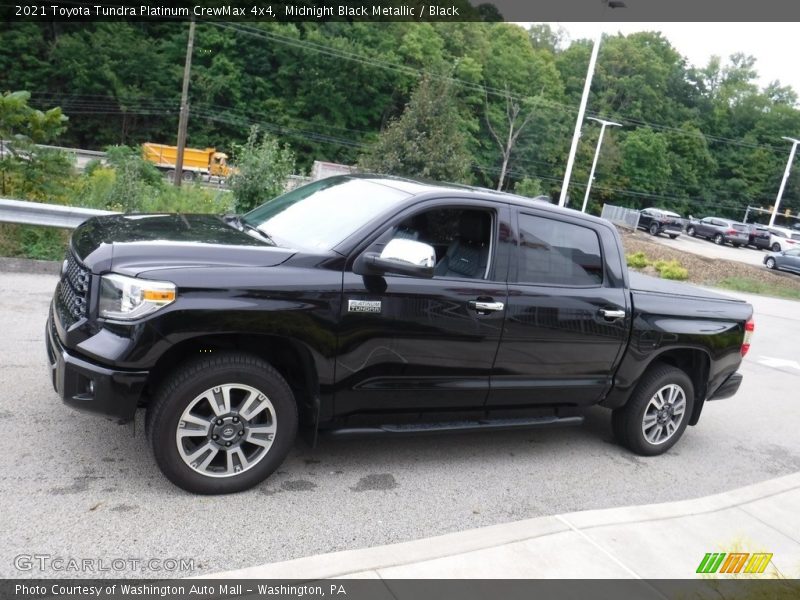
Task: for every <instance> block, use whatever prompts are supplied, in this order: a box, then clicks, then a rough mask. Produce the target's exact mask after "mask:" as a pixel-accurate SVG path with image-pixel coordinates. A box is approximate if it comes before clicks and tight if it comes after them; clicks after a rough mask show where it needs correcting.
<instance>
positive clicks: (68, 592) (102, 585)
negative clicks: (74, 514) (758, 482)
mask: <svg viewBox="0 0 800 600" xmlns="http://www.w3.org/2000/svg"><path fill="white" fill-rule="evenodd" d="M45 598H47V599H53V600H98V599H99V600H132V599H137V600H150V599H154V600H155V599H158V600H162V599H165V600H233V599H237V598H242V599H248V600H257V599H269V600H298V599H310V600H318V599H320V598H326V599H342V600H343V599H347V600H449V599H451V598H452V599H457V600H496V599H502V600H532V599H534V598H536V599H539V598H543V599H549V598H558V599H559V600H561V599H564V600H572V599H575V600H584V599H588V598H591V599H594V598H598V599H608V600H622V599H624V600H629V599H631V600H632V599H639V598H641V599H646V600H649V599H651V598H652V599H654V600H664V599H668V600H673V599H674V600H694V599H703V600H705V599H712V598H713V599H715V600H719V599H720V598H724V599H726V600H734V599H742V600H745V599H762V598H763V599H767V598H768V599H770V600H784V599H785V600H789V599H790V598H791V599H793V600H794V599H796V598H800V580H787V579H686V580H675V579H651V580H644V579H624V580H620V579H616V580H614V579H605V580H596V579H574V580H556V579H537V580H525V579H480V580H452V579H378V578H376V579H326V580H320V581H307V582H306V581H296V580H295V581H277V580H259V579H238V580H237V579H173V580H144V579H127V580H120V579H114V580H112V579H108V580H104V579H95V580H90V579H28V580H22V579H5V580H0V599H2V600H39V599H45Z"/></svg>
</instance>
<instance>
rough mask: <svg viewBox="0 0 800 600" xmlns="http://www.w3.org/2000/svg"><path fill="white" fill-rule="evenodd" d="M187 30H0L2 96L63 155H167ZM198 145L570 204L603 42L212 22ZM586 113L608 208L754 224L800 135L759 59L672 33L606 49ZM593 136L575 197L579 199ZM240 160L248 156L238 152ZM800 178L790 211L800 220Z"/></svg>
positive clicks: (197, 92) (197, 54)
mask: <svg viewBox="0 0 800 600" xmlns="http://www.w3.org/2000/svg"><path fill="white" fill-rule="evenodd" d="M186 36H187V25H186V24H185V23H166V22H158V23H156V22H152V23H117V22H113V23H102V22H98V23H89V24H87V23H80V24H69V23H58V24H38V23H8V22H6V23H2V24H0V42H1V43H0V73H2V77H1V78H0V91H2V92H13V91H21V90H25V91H28V92H30V94H31V96H30V101H29V102H30V105H31V106H33V107H35V108H37V109H40V110H42V111H47V110H50V109H53V108H55V107H59V108H60V109H61V113H63V115H66V116H67V117H68V119H69V120H68V122H66V128H65V129H64V131H63V132H61V133H60V135H59V136H58V138H57V140H56V142H52V141H51V142H50V143H57V144H58V145H62V146H72V147H79V148H85V149H103V148H105V147H107V146H110V145H128V146H136V145H138V144H140V143H142V142H145V141H154V142H162V143H174V139H175V134H176V131H177V118H178V110H179V103H180V87H181V86H180V83H181V77H182V71H183V61H184V56H185V50H186V39H187V38H186ZM194 48H195V51H194V62H193V68H192V78H191V87H190V105H191V109H190V110H191V113H190V119H189V128H188V144H189V145H191V146H196V147H204V146H215V147H217V148H223V149H233V148H236V147H242V146H243V145H246V143H247V140H248V137H249V135H250V132H251V127H252V126H253V125H258V126H259V129H260V131H262V132H267V133H268V134H270V135H271V136H273V137H274V138H277V140H278V141H279V143H280V144H281V146H284V145H285V146H287V147H288V148H289V149H290V150H291V152H292V153H293V155H294V157H295V158H296V164H297V166H298V168H300V169H308V168H309V166H310V165H311V163H312V162H313V161H314V160H325V161H333V162H340V163H347V164H360V165H361V166H362V167H364V168H369V169H376V170H381V171H390V172H394V173H398V174H403V175H412V176H425V177H432V178H443V179H449V180H455V181H461V182H464V183H473V184H478V185H482V186H487V187H492V188H498V187H499V188H500V189H506V190H514V189H518V190H520V191H524V192H525V193H539V192H541V193H546V194H551V195H553V196H555V195H557V194H558V192H559V188H560V184H561V180H562V178H563V174H564V165H565V163H566V155H567V152H568V149H569V142H570V138H571V134H572V128H573V125H574V121H575V117H576V113H577V106H578V103H579V98H580V94H581V90H582V86H583V81H584V77H585V73H586V65H587V63H588V59H589V53H590V51H591V43H590V42H588V41H586V40H578V41H575V42H573V43H570V44H564V43H563V42H562V40H561V39H560V36H559V33H558V32H555V31H553V30H551V29H550V28H549V27H547V26H544V25H534V26H532V27H531V28H530V29H529V30H525V29H523V28H521V27H519V26H516V25H513V24H506V23H441V24H430V23H379V24H374V23H363V22H355V23H345V22H332V23H324V24H316V23H295V24H285V23H284V24H278V23H266V22H265V23H221V22H215V23H209V22H200V23H198V25H197V34H196V39H195V43H194ZM587 115H588V116H598V117H602V118H606V119H611V120H614V121H617V122H619V123H621V124H622V125H623V127H621V128H613V130H610V131H609V132H608V134H607V135H606V137H605V140H604V144H603V151H602V153H601V156H600V161H599V164H598V168H597V173H596V180H595V184H594V186H593V189H592V199H591V202H590V210H592V211H595V212H596V211H598V210H599V206H600V205H601V204H602V203H604V202H610V203H614V204H621V205H627V206H632V207H637V208H640V207H645V206H652V205H656V206H662V207H664V208H670V209H673V210H676V211H678V212H680V213H682V214H684V215H685V214H689V213H691V214H694V215H695V216H704V215H706V214H711V213H713V214H721V215H724V216H730V217H735V218H739V219H741V218H742V216H743V214H744V207H745V206H746V205H748V204H751V205H756V206H758V205H761V206H764V207H767V206H769V205H771V204H772V203H773V201H774V198H775V195H776V192H777V189H778V185H779V183H780V179H781V176H782V174H783V169H784V166H785V163H786V159H787V155H788V151H789V145H788V144H787V143H786V142H784V141H783V140H781V136H787V135H788V136H797V135H800V110H798V107H797V95H796V93H795V92H794V91H793V90H792V89H790V88H788V87H784V86H781V85H780V83H778V82H775V83H773V84H770V85H769V86H767V87H766V88H764V89H761V88H759V86H758V84H757V65H756V64H755V63H754V60H753V59H752V58H751V57H748V56H745V55H734V56H732V57H725V58H724V59H722V60H716V59H715V60H712V61H711V62H710V63H709V64H708V65H705V66H702V67H693V66H690V65H688V64H687V62H686V60H685V59H684V58H683V57H682V56H681V55H680V53H679V52H677V51H676V50H675V48H673V47H672V46H671V45H670V43H669V41H668V40H667V39H665V38H664V37H663V36H661V35H660V34H659V33H652V32H643V33H637V34H632V35H628V36H621V35H611V36H607V37H606V39H605V40H604V42H603V45H602V47H601V50H600V56H599V59H598V63H597V71H596V74H595V78H594V82H593V86H592V94H591V97H590V99H589V103H588V112H587ZM598 134H599V127H597V126H596V125H595V124H593V123H591V122H588V121H587V122H586V123H585V124H584V128H583V136H582V139H581V143H580V146H579V149H578V155H577V159H576V166H575V171H574V173H573V178H572V182H573V183H572V184H571V186H570V196H571V198H572V205H573V206H574V205H575V204H578V200H579V199H580V198H582V196H583V193H584V190H585V185H586V180H587V178H588V173H589V168H590V166H591V160H592V155H593V152H594V148H595V144H596V141H597V136H598ZM233 159H234V161H235V159H236V156H235V155H234V157H233ZM798 172H800V169H795V172H794V174H793V176H792V177H791V179H790V181H789V185H788V187H787V189H786V192H785V195H784V205H783V206H784V207H786V208H789V209H791V211H792V214H797V212H798V210H800V175H799V174H798Z"/></svg>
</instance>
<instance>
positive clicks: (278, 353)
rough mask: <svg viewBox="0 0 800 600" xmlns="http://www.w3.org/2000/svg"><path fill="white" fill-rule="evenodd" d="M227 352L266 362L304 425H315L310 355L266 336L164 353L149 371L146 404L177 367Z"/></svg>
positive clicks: (215, 338)
mask: <svg viewBox="0 0 800 600" xmlns="http://www.w3.org/2000/svg"><path fill="white" fill-rule="evenodd" d="M226 350H235V351H238V352H246V353H248V354H252V355H254V356H257V357H259V358H261V359H262V360H264V361H266V362H268V363H269V364H270V365H271V366H272V367H273V368H274V369H275V370H276V371H278V373H280V375H281V376H282V377H283V378H284V379H285V380H286V382H287V383H288V384H289V387H290V388H291V389H292V392H293V393H294V395H295V400H296V401H297V404H298V410H299V413H300V417H301V421H302V422H303V424H310V423H313V422H314V419H315V418H316V414H315V411H316V410H317V408H318V402H317V399H318V398H319V376H318V373H317V369H316V366H315V363H314V359H313V358H312V355H311V351H310V350H309V349H308V348H307V347H306V346H305V344H303V343H302V342H299V341H297V340H293V339H291V338H287V337H282V336H277V335H269V334H209V335H201V336H196V337H192V338H189V339H186V340H182V341H181V342H179V343H177V344H175V345H174V346H172V347H171V348H169V349H168V350H167V351H166V352H164V354H162V355H161V356H160V357H159V359H158V361H157V362H156V364H155V366H154V367H153V368H152V369H151V371H150V377H149V378H148V382H147V391H148V392H149V393H148V394H147V395H146V397H145V399H144V400H145V404H147V403H148V401H149V397H152V395H153V394H154V393H155V390H156V389H157V388H158V386H159V385H160V384H161V382H163V381H164V379H165V378H166V377H168V376H169V374H170V373H172V372H174V370H175V368H176V367H177V366H178V365H180V364H182V363H184V362H186V361H187V360H191V359H192V358H195V357H202V356H208V355H209V354H213V353H215V352H224V351H226Z"/></svg>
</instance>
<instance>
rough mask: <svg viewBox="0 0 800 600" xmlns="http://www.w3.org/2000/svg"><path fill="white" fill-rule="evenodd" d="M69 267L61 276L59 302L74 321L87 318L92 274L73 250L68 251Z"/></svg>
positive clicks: (66, 258)
mask: <svg viewBox="0 0 800 600" xmlns="http://www.w3.org/2000/svg"><path fill="white" fill-rule="evenodd" d="M65 260H66V263H67V267H66V269H64V274H63V275H62V276H61V284H60V285H59V286H58V287H59V292H58V295H59V300H60V301H61V306H62V307H63V309H64V310H65V311H66V313H67V314H68V315H69V316H70V317H71V318H72V319H71V320H72V321H77V320H78V319H80V318H82V317H85V316H86V315H87V313H88V302H87V300H88V298H89V284H90V282H91V273H90V272H89V269H87V268H86V267H84V266H83V265H81V264H80V263H79V262H78V259H77V258H75V255H74V254H73V253H72V250H67V255H66V257H65Z"/></svg>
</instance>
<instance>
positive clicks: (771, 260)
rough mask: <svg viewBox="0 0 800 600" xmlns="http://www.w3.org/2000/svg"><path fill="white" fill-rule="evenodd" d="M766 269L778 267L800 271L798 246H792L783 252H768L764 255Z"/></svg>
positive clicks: (783, 269) (794, 271) (795, 271)
mask: <svg viewBox="0 0 800 600" xmlns="http://www.w3.org/2000/svg"><path fill="white" fill-rule="evenodd" d="M764 264H765V265H766V266H767V268H768V269H780V270H782V271H792V272H793V273H800V248H792V249H791V250H784V251H783V252H770V253H769V254H767V255H766V256H765V257H764Z"/></svg>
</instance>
